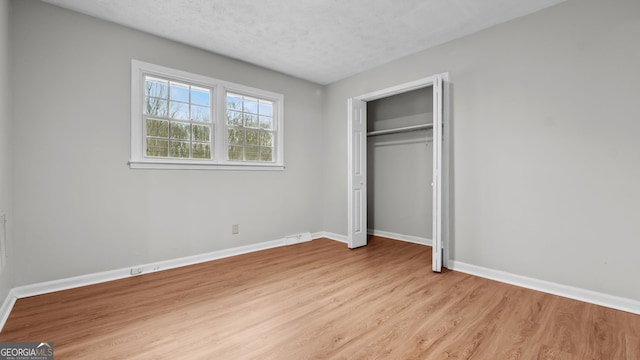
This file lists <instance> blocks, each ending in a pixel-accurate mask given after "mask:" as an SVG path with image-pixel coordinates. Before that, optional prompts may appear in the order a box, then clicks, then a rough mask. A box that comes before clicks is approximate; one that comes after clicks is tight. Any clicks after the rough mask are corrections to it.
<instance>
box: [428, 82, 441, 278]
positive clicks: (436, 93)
mask: <svg viewBox="0 0 640 360" xmlns="http://www.w3.org/2000/svg"><path fill="white" fill-rule="evenodd" d="M443 94H444V88H443V79H442V76H441V75H435V76H434V79H433V183H432V184H431V185H432V186H433V212H432V214H433V219H432V222H433V226H432V229H433V233H432V240H433V247H432V248H431V254H432V262H431V263H432V268H433V271H435V272H441V271H442V248H443V246H442V165H443V164H442V153H443V146H442V143H443V141H442V140H443V135H444V131H443V130H444V128H443V126H444V125H443V118H444V117H443V98H444V96H443Z"/></svg>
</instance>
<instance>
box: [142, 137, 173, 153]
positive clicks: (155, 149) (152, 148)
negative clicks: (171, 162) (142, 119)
mask: <svg viewBox="0 0 640 360" xmlns="http://www.w3.org/2000/svg"><path fill="white" fill-rule="evenodd" d="M147 156H157V157H167V156H169V141H168V140H156V139H147Z"/></svg>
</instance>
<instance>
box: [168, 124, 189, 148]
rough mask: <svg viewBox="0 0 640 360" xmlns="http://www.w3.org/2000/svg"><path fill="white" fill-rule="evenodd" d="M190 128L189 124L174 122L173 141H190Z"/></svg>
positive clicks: (172, 125)
mask: <svg viewBox="0 0 640 360" xmlns="http://www.w3.org/2000/svg"><path fill="white" fill-rule="evenodd" d="M189 127H190V125H189V124H183V123H178V122H172V123H171V138H172V139H183V140H189V138H190V132H189ZM172 156H173V155H172Z"/></svg>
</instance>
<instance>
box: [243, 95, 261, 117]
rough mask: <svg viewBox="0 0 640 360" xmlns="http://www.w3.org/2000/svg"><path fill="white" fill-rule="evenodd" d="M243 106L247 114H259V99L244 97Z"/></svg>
mask: <svg viewBox="0 0 640 360" xmlns="http://www.w3.org/2000/svg"><path fill="white" fill-rule="evenodd" d="M242 104H243V107H242V108H243V110H244V112H246V113H251V114H257V113H258V99H255V98H250V97H246V96H245V97H244V101H243V102H242Z"/></svg>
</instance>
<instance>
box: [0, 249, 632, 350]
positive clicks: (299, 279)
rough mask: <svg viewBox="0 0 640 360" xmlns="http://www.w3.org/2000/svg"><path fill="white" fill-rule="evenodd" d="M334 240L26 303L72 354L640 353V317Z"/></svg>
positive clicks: (24, 321)
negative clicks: (436, 270) (433, 269)
mask: <svg viewBox="0 0 640 360" xmlns="http://www.w3.org/2000/svg"><path fill="white" fill-rule="evenodd" d="M430 258H431V248H430V247H426V246H421V245H416V244H410V243H405V242H399V241H393V240H388V239H383V238H377V237H372V238H371V239H370V242H369V246H367V247H364V248H360V249H355V250H349V249H347V248H346V246H345V245H344V244H340V243H337V242H334V241H331V240H327V239H320V240H314V241H313V242H309V243H304V244H299V245H294V246H288V247H282V248H276V249H271V250H266V251H260V252H256V253H251V254H247V255H241V256H236V257H233V258H227V259H222V260H217V261H212V262H208V263H203V264H199V265H194V266H189V267H184V268H179V269H174V270H167V271H162V272H157V273H153V274H148V275H143V276H137V277H132V278H127V279H123V280H118V281H112V282H109V283H104V284H98V285H93V286H87V287H83V288H78V289H73V290H67V291H61V292H57V293H52V294H47V295H41V296H35V297H31V298H25V299H20V300H18V301H17V302H16V304H15V307H14V309H13V312H12V313H11V315H10V317H9V319H8V321H7V323H6V326H5V328H4V330H3V331H2V333H0V341H53V342H54V343H55V358H56V360H60V359H295V360H297V359H581V360H582V359H640V316H638V315H633V314H629V313H625V312H621V311H616V310H612V309H607V308H604V307H600V306H596V305H590V304H586V303H582V302H579V301H574V300H570V299H565V298H561V297H558V296H553V295H549V294H544V293H541V292H536V291H532V290H527V289H523V288H519V287H516V286H511V285H506V284H502V283H498V282H495V281H491V280H486V279H482V278H478V277H474V276H471V275H466V274H462V273H458V272H454V271H445V272H443V273H442V274H435V273H432V272H431V270H430V262H431V260H430Z"/></svg>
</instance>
